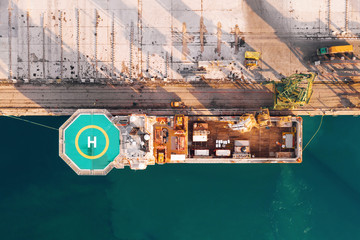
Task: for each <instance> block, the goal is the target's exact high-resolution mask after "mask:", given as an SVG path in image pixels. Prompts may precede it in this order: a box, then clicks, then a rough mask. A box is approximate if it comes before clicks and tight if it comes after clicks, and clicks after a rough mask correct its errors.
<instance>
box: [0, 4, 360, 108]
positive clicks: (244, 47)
mask: <svg viewBox="0 0 360 240" xmlns="http://www.w3.org/2000/svg"><path fill="white" fill-rule="evenodd" d="M345 3H346V4H345ZM309 6H311V7H309ZM359 16H360V2H359V1H357V0H349V1H341V0H332V1H329V0H319V1H311V0H303V1H298V2H294V1H289V0H281V1H278V0H237V1H234V0H225V1H218V2H214V1H209V0H197V1H193V0H171V1H163V0H160V1H155V0H148V1H131V0H124V1H120V2H119V1H116V0H76V1H70V0H63V1H56V0H31V1H30V0H21V1H20V0H0V94H1V95H0V112H1V113H2V114H11V115H70V114H72V113H74V112H75V111H76V109H78V108H105V109H108V110H109V111H110V112H111V113H113V114H119V113H126V114H127V113H132V112H133V111H140V112H144V113H147V114H153V115H159V114H160V115H161V114H171V113H175V112H178V111H179V110H174V109H171V108H170V102H171V101H174V100H181V101H184V102H185V104H186V105H187V108H186V109H182V110H181V111H186V113H187V114H190V115H198V114H199V115H204V114H208V115H218V114H220V115H221V114H229V115H231V114H239V113H241V112H248V111H251V110H255V109H258V108H259V107H270V106H271V105H272V101H273V100H272V89H270V88H269V87H267V86H263V85H261V83H262V82H264V81H267V80H275V81H276V80H279V79H281V78H282V77H284V76H288V75H290V74H293V73H295V72H316V73H317V74H318V77H317V80H316V82H315V85H314V94H313V97H312V100H311V101H310V103H309V104H308V105H307V106H304V107H303V108H301V109H297V110H296V111H282V112H272V114H275V115H277V114H279V115H283V114H301V115H319V114H331V115H343V114H350V115H358V114H359V113H360V112H359V107H360V98H359V97H360V96H359V86H358V85H359V83H358V82H359V81H360V74H359V69H360V61H359V58H358V57H359V49H360V38H359V36H360V17H359ZM343 44H352V45H353V46H354V51H355V52H354V54H355V58H351V59H350V58H345V59H341V60H339V59H335V60H329V61H325V62H323V63H322V64H320V65H315V64H314V62H313V61H312V57H313V55H314V54H315V52H316V48H318V47H326V46H334V45H343ZM245 51H259V52H261V61H260V63H259V67H258V68H257V69H254V70H249V69H246V68H245V67H244V65H243V64H244V53H245Z"/></svg>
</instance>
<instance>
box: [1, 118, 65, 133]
mask: <svg viewBox="0 0 360 240" xmlns="http://www.w3.org/2000/svg"><path fill="white" fill-rule="evenodd" d="M3 116H5V117H9V118H13V119H17V120H21V121H24V122H27V123H31V124H35V125H38V126H41V127H46V128H49V129H52V130H55V131H59V129H57V128H54V127H50V126H47V125H44V124H41V123H37V122H33V121H30V120H26V119H22V118H18V117H14V116H9V115H3Z"/></svg>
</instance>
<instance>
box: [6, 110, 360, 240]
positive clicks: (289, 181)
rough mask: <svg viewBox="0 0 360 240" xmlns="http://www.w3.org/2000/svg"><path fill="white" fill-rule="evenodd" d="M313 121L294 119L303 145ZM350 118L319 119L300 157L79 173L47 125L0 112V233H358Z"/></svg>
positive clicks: (358, 184)
mask: <svg viewBox="0 0 360 240" xmlns="http://www.w3.org/2000/svg"><path fill="white" fill-rule="evenodd" d="M27 119H31V120H34V121H37V122H41V123H44V124H47V125H51V126H54V127H59V126H60V125H61V124H62V123H63V122H64V121H65V120H66V118H65V117H31V118H30V117H29V118H27ZM319 122H320V117H314V118H311V117H305V118H304V142H305V143H306V142H307V141H308V140H309V139H310V137H311V136H312V134H313V133H314V132H315V130H316V129H317V127H318V124H319ZM359 123H360V119H358V118H354V117H343V116H342V117H336V118H334V117H325V118H324V122H323V127H322V128H321V130H320V132H319V133H318V135H317V136H316V137H315V139H314V140H313V142H312V143H311V144H310V145H309V147H308V148H307V149H306V151H305V152H304V157H303V163H302V164H296V165H291V164H287V165H286V164H277V165H275V164H268V165H260V164H259V165H257V164H240V165H206V164H199V165H180V164H178V165H163V166H149V167H148V169H147V170H146V171H131V170H129V169H125V170H115V169H114V170H112V171H111V172H110V174H109V175H108V176H106V177H84V176H77V175H76V174H75V173H74V172H73V171H72V170H71V169H70V168H69V167H68V166H67V165H66V164H65V163H64V162H63V161H62V160H61V159H60V158H59V157H58V133H57V132H56V131H54V130H50V129H46V128H42V127H38V126H34V125H30V124H28V123H24V122H20V121H17V120H12V119H8V118H5V117H0V129H1V138H0V149H1V157H0V159H1V164H2V167H1V174H0V185H1V186H0V221H1V224H0V234H1V235H0V236H1V237H0V239H136V240H137V239H257V240H258V239H360V151H359V142H360V140H359V136H360V127H359Z"/></svg>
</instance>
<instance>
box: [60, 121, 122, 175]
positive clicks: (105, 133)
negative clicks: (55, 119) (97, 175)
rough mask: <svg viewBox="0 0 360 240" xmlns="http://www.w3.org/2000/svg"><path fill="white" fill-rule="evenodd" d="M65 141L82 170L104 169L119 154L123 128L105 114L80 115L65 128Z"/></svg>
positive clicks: (66, 151)
mask: <svg viewBox="0 0 360 240" xmlns="http://www.w3.org/2000/svg"><path fill="white" fill-rule="evenodd" d="M64 143H65V154H66V155H67V156H68V157H69V158H70V159H71V160H72V161H73V162H74V163H75V164H76V165H77V166H78V167H79V168H80V169H89V170H94V169H104V168H105V167H106V166H108V165H109V163H110V162H112V161H113V160H114V159H115V158H116V157H117V156H118V155H119V151H120V147H119V145H120V138H119V129H118V128H117V127H116V126H114V124H113V123H112V122H111V121H110V120H109V119H108V118H107V117H106V116H105V115H103V114H80V115H79V116H78V117H77V118H76V119H75V120H74V121H73V122H72V123H71V124H70V125H69V126H68V127H67V128H66V129H65V133H64Z"/></svg>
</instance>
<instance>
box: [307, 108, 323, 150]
mask: <svg viewBox="0 0 360 240" xmlns="http://www.w3.org/2000/svg"><path fill="white" fill-rule="evenodd" d="M323 118H324V115H322V116H321V121H320V124H319V127H318V129H317V130H316V132H315V133H314V135H313V136H312V137H311V138H310V140H309V141H308V143H307V144H306V145H305V147H304V149H303V151H305V149H306V147H307V146H308V145H309V144H310V143H311V141H312V140H313V139H314V137H315V136H316V134H317V133H318V132H319V130H320V128H321V125H322V122H323Z"/></svg>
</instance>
